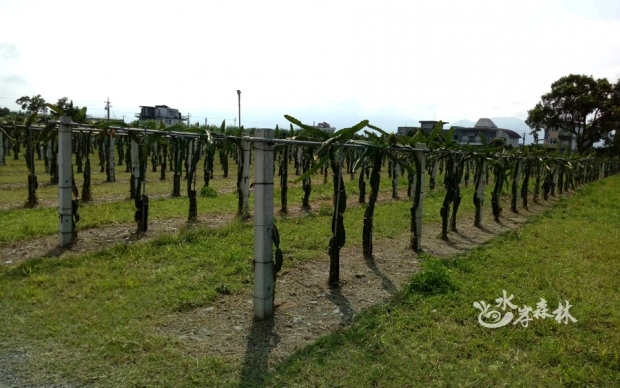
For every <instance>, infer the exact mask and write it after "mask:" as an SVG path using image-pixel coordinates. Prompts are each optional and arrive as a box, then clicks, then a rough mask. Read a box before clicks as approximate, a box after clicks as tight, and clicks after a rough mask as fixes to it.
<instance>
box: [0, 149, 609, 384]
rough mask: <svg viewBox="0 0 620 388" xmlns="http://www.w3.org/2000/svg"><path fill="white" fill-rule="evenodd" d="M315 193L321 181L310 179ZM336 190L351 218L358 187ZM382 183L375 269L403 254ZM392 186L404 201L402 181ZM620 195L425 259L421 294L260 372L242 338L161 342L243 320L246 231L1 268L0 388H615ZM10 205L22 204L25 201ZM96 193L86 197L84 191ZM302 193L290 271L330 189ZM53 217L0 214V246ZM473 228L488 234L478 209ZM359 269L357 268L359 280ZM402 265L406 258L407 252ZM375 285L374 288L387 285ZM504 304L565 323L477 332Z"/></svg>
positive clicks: (308, 248)
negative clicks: (490, 306)
mask: <svg viewBox="0 0 620 388" xmlns="http://www.w3.org/2000/svg"><path fill="white" fill-rule="evenodd" d="M19 162H21V163H23V161H19ZM233 166H234V164H233V163H232V162H231V172H230V176H231V178H228V180H221V179H220V182H223V183H217V182H218V179H217V178H216V180H214V181H213V186H214V187H216V188H218V191H220V195H218V196H217V197H216V198H208V199H205V201H204V204H205V205H204V211H205V212H210V211H212V212H213V214H216V213H218V214H219V213H222V214H230V213H233V214H234V211H235V194H234V193H232V192H230V189H231V188H232V189H233V190H234V176H235V172H236V170H235V169H234V168H232V167H233ZM292 171H294V170H292V169H290V170H289V176H292V175H293V173H292ZM1 173H2V174H3V173H4V171H3V172H1ZM153 174H154V173H153ZM41 175H43V174H41ZM216 175H217V174H216ZM384 175H387V174H384ZM4 176H5V175H0V185H2V184H3V182H4V181H1V179H3V177H4ZM169 176H170V175H169ZM23 177H25V175H22V178H23ZM126 178H127V179H125V177H123V178H122V182H125V181H128V176H127V177H126ZM384 178H386V177H384ZM276 179H277V177H276ZM39 180H40V181H41V177H40V178H39ZM76 180H77V175H76ZM101 180H102V179H99V181H101ZM119 180H121V179H119ZM93 181H95V179H93ZM315 181H319V182H321V183H322V178H321V177H317V178H316V179H315ZM345 181H347V185H348V187H347V188H348V193H350V199H352V202H355V201H356V200H357V199H356V197H355V193H356V190H357V182H349V181H348V179H345ZM384 182H385V183H382V195H383V196H384V200H383V201H382V203H380V204H379V205H378V206H377V210H376V216H375V225H376V227H375V231H374V238H375V241H377V244H376V245H377V246H378V248H377V250H378V252H377V254H378V256H379V257H380V258H382V257H383V258H384V259H385V255H383V256H382V251H383V252H390V251H389V247H390V246H393V245H401V246H402V245H406V242H407V240H408V233H407V230H408V228H409V207H410V201H409V200H408V199H406V196H405V195H404V193H403V191H401V193H403V194H401V197H405V198H403V199H401V200H397V201H392V200H389V199H388V198H389V192H391V187H390V185H389V182H388V181H387V179H385V180H384ZM170 183H171V182H170V178H168V181H166V182H164V183H162V191H161V192H162V195H166V193H168V190H170V189H171V187H169V185H170ZM7 184H8V183H7ZM11 184H14V183H11ZM115 185H117V184H104V183H101V187H104V186H105V187H112V186H115ZM218 185H220V186H218ZM118 186H119V188H118V189H117V190H118V192H114V193H116V194H119V193H121V197H122V195H125V196H126V192H127V191H128V190H127V188H126V186H127V185H125V184H124V183H123V184H121V183H120V182H119V183H118ZM154 186H155V184H152V185H149V186H147V189H148V187H154ZM7 187H8V186H7ZM78 187H79V186H78ZM401 188H404V189H406V185H405V181H404V180H401ZM619 188H620V178H619V177H611V178H608V179H606V180H603V181H600V182H596V183H593V184H590V185H589V186H586V187H585V188H583V189H580V191H579V192H578V193H576V194H573V195H571V196H570V197H568V198H566V199H565V198H560V200H559V201H554V202H553V203H556V206H555V207H554V208H553V209H552V210H548V211H546V212H545V213H544V215H543V216H534V217H532V218H531V219H530V220H531V221H530V222H528V223H527V224H526V225H525V226H523V227H522V228H520V229H516V230H515V231H513V232H507V233H505V234H503V235H501V236H500V237H498V238H496V239H494V240H493V241H492V242H491V243H490V244H486V245H484V246H481V247H479V248H476V249H474V250H473V251H471V252H469V253H467V254H465V255H458V256H452V257H448V258H443V259H437V258H435V257H433V256H432V255H430V254H427V255H423V256H422V257H421V258H420V259H421V261H422V265H423V268H424V269H423V272H422V273H421V274H420V275H414V278H413V279H412V280H411V283H412V284H421V285H422V286H423V287H414V288H413V290H412V289H411V288H410V287H408V286H405V287H404V288H402V289H400V290H397V291H395V292H392V294H393V296H392V297H391V299H390V300H389V302H388V303H386V304H382V305H379V306H376V307H374V308H370V309H368V310H365V311H363V312H361V313H359V314H358V315H357V318H355V321H354V322H353V323H352V324H349V323H350V322H347V323H346V324H345V325H342V326H341V328H340V329H339V330H338V331H337V332H336V333H334V334H331V335H327V336H325V337H323V338H321V339H319V340H318V341H316V343H314V344H312V345H309V346H304V347H302V348H301V349H300V350H298V351H297V352H295V353H293V354H289V355H287V356H286V357H285V358H283V359H282V360H281V361H280V362H279V363H278V364H277V365H267V363H266V362H263V361H265V360H266V358H268V357H269V352H270V349H271V348H272V346H271V345H269V343H267V344H266V345H265V344H262V343H256V341H254V342H253V341H252V338H251V332H250V337H248V338H246V337H245V336H244V337H243V338H241V342H242V343H243V344H245V347H243V348H240V349H236V350H235V351H236V353H234V354H233V353H225V352H219V353H218V351H217V350H218V349H211V350H208V349H207V348H206V347H205V348H201V347H199V346H198V345H196V344H194V345H192V344H188V341H193V340H192V339H191V338H189V339H188V338H186V337H187V336H185V338H182V337H179V336H177V335H171V334H170V330H165V328H168V327H170V326H172V325H173V324H174V322H176V323H177V326H179V325H181V326H188V325H191V322H193V321H192V320H191V319H189V318H188V317H190V316H192V314H194V315H196V314H197V313H199V312H203V311H210V310H209V309H211V308H213V306H217V308H218V309H220V310H227V309H228V310H230V311H233V310H234V311H240V312H241V313H239V314H242V313H247V310H248V309H247V305H246V306H245V308H244V309H241V308H238V306H236V305H235V304H234V303H233V301H236V302H238V301H239V300H241V302H245V300H244V297H243V296H244V295H246V294H247V293H248V292H251V287H252V286H251V276H252V274H251V261H252V226H251V223H240V222H232V223H229V224H226V225H221V226H218V227H210V228H192V229H188V230H183V231H180V232H178V233H164V234H161V235H159V236H157V237H154V238H153V239H151V240H150V241H148V242H146V243H144V244H135V245H125V244H119V245H116V246H113V247H111V248H107V249H103V250H100V251H96V252H92V253H87V254H80V255H75V256H71V257H61V258H56V259H51V258H38V259H32V260H26V261H23V262H21V263H19V264H11V265H3V264H2V263H3V262H4V261H0V326H1V327H2V330H0V376H3V377H0V386H2V385H3V384H4V385H6V386H35V387H36V386H49V384H58V385H60V386H63V385H65V386H200V387H203V386H343V387H344V386H373V385H374V386H398V387H400V386H459V385H462V386H465V385H467V384H470V385H472V386H502V385H505V386H513V385H518V384H522V385H534V386H562V385H564V386H585V385H592V386H618V384H620V381H619V378H620V377H619V376H620V353H619V349H620V333H619V332H618V330H617V328H618V327H620V313H619V312H618V311H617V309H616V308H615V306H616V307H617V306H618V305H620V303H619V302H620V297H619V296H618V295H620V294H618V291H619V290H618V287H619V283H620V282H618V280H617V279H618V275H620V262H619V261H618V258H619V257H618V256H619V254H618V252H620V249H619V248H620V247H619V245H620V242H619V240H618V230H619V227H620V225H618V224H619V223H620V220H619V219H618V217H617V212H616V207H615V203H616V202H617V200H618V196H619V194H617V193H618V192H620V191H619V190H618V189H619ZM20 190H23V192H24V193H25V185H24V187H23V188H20ZM115 190H116V189H115ZM295 190H297V191H295ZM314 190H316V191H314ZM227 191H228V192H227ZM93 192H94V195H95V198H96V197H97V192H98V191H97V189H96V187H95V188H94V189H93ZM428 193H429V195H428V197H427V198H426V200H425V204H424V206H425V208H424V210H425V211H424V221H425V222H426V223H427V224H426V225H427V227H426V228H427V229H426V230H427V231H429V230H430V231H432V232H431V234H432V236H428V235H427V236H426V238H427V240H426V241H427V242H428V241H431V240H438V239H437V238H436V237H435V236H436V234H437V227H436V224H437V223H438V222H439V208H440V206H441V202H442V200H443V194H444V192H443V191H442V190H436V191H431V192H428ZM315 194H316V195H317V197H315V198H318V200H317V201H316V202H314V203H313V208H314V209H313V211H312V212H309V213H300V212H293V214H291V215H290V216H284V217H280V218H279V219H278V221H277V224H278V227H279V229H280V235H281V238H282V243H281V245H282V247H283V249H284V255H285V266H284V271H285V272H286V271H290V272H294V271H295V268H306V267H305V266H306V265H309V266H310V268H312V264H313V263H317V262H320V260H323V262H324V260H325V256H326V246H327V241H328V239H329V230H330V221H331V215H330V211H329V206H330V198H331V187H330V185H329V184H327V185H322V186H321V184H319V185H316V186H315V187H314V188H313V197H314V195H315ZM3 195H4V194H3ZM462 195H463V202H462V204H461V209H460V211H459V212H460V214H461V217H460V219H461V221H463V220H467V222H469V221H470V220H471V213H472V211H473V203H472V201H471V195H472V188H471V183H470V186H469V187H467V188H463V190H462ZM51 196H52V194H50V197H51ZM300 197H301V190H300V189H299V188H293V189H292V190H291V191H290V192H289V198H290V202H289V203H290V205H289V207H290V208H294V207H298V206H299V202H300V199H299V198H300ZM3 198H4V197H3ZM23 198H25V196H24V197H23ZM40 198H41V196H40ZM276 198H279V197H278V194H277V193H276ZM486 198H490V194H489V192H487V196H486ZM186 201H187V200H186V199H185V200H184V199H183V198H181V199H167V198H162V199H161V200H156V201H153V202H152V203H153V204H155V203H158V202H161V205H162V206H161V207H158V206H157V205H153V206H152V207H151V212H152V214H153V217H155V218H157V217H162V218H166V217H175V216H176V217H185V216H186V212H187V203H186ZM209 201H211V202H209ZM219 201H222V203H221V204H220V203H219ZM504 201H505V202H504V203H505V204H507V202H506V199H504ZM18 202H19V200H17V199H16V200H15V201H13V203H15V204H18ZM489 202H490V201H489ZM200 206H201V205H200V204H199V211H203V210H202V208H201V207H200ZM89 207H92V209H91V210H88V208H89ZM488 207H490V206H487V208H488ZM507 207H508V206H507V205H505V206H504V208H507ZM547 208H548V207H547ZM106 209H107V210H106ZM166 209H167V210H166ZM208 209H211V210H208ZM541 209H542V208H541ZM132 211H133V202H132V201H124V202H121V203H120V204H115V203H111V202H110V203H106V202H104V203H99V204H97V203H95V204H93V205H85V206H83V207H82V210H81V214H82V218H83V219H84V220H85V221H84V222H85V224H86V222H87V221H86V219H87V218H90V219H91V221H88V222H94V223H99V224H93V225H92V227H93V228H94V227H97V226H101V225H106V224H114V223H127V222H130V221H131V219H132V216H133V214H132ZM363 211H364V209H363V206H359V205H357V206H351V207H350V208H349V209H347V211H346V213H345V226H346V229H347V246H348V247H359V246H361V228H362V220H363ZM37 212H43V214H44V215H45V217H44V216H43V214H38V215H37ZM44 212H50V214H49V215H48V214H46V213H44ZM55 212H56V210H55V209H54V208H53V207H51V208H46V207H43V208H41V209H20V208H18V206H17V205H16V206H15V207H9V208H7V210H4V211H3V212H2V214H0V220H2V221H1V224H2V227H1V228H0V241H4V242H15V241H17V242H19V241H23V242H24V243H27V242H28V241H29V239H32V237H33V236H41V235H46V234H54V233H55V232H56V230H55V228H56V222H57V221H56V216H55ZM89 212H92V213H89ZM522 212H523V213H526V212H524V211H522ZM50 217H51V218H52V219H53V220H52V221H49V220H48V218H50ZM485 217H486V218H485V219H486V220H490V216H489V214H488V211H487V213H486V214H485ZM44 218H45V220H44V221H43V219H44ZM7 220H10V222H9V221H7ZM506 220H507V219H506V218H504V221H506ZM39 222H40V224H39ZM463 222H464V221H463ZM488 222H492V221H488ZM14 224H15V225H17V226H16V227H14V226H13V225H14ZM24 225H26V226H27V227H26V226H24ZM466 227H467V228H471V227H470V225H467V226H466V225H463V229H465V228H466ZM25 228H26V229H25ZM28 228H29V229H28ZM455 237H456V236H455ZM446 244H448V245H449V244H450V242H446ZM358 251H361V249H358ZM431 252H433V253H435V252H438V250H433V249H431ZM359 253H360V252H357V256H355V257H354V259H357V260H358V261H360V262H361V263H362V264H363V263H364V259H363V258H362V257H361V255H360V254H359ZM407 255H408V256H407V257H408V258H415V259H416V260H417V258H416V256H415V255H414V254H413V253H407ZM378 261H379V259H378ZM425 263H426V264H425ZM366 264H367V265H368V266H369V267H372V263H369V262H367V263H366ZM366 264H364V265H366ZM317 267H318V266H317ZM321 268H322V271H323V273H324V272H325V271H326V270H327V267H326V266H324V265H321ZM373 270H374V269H373ZM317 271H318V269H317ZM402 271H404V270H402ZM402 271H401V272H402ZM375 272H377V271H375ZM411 272H413V271H411ZM283 275H284V274H283ZM302 275H305V276H306V277H309V276H311V275H313V274H312V273H305V274H302ZM358 275H359V276H360V277H359V278H361V279H364V276H365V275H364V274H362V273H355V274H353V275H352V279H353V278H355V279H358ZM383 275H384V278H382V281H383V282H384V283H385V282H387V281H388V280H390V279H389V278H388V279H386V277H387V276H386V275H385V274H383ZM325 277H326V275H325ZM283 279H287V278H286V275H284V276H283ZM350 287H351V288H352V287H354V285H352V284H350ZM283 289H284V286H282V287H281V288H280V290H283ZM428 290H430V291H431V292H428ZM502 290H507V291H508V292H509V293H513V294H514V295H515V300H514V302H515V303H516V304H519V305H522V304H529V305H534V304H535V303H537V302H538V300H539V298H541V297H542V298H545V299H546V300H547V301H549V305H550V306H552V307H553V308H555V307H557V302H558V301H560V300H562V301H563V300H569V301H570V303H571V304H572V305H573V307H572V308H571V314H572V315H573V316H575V318H576V319H577V320H578V322H577V323H572V324H568V325H564V324H558V323H557V322H555V321H553V320H549V319H547V320H537V321H533V322H531V323H530V326H529V327H527V328H524V327H521V326H513V325H510V327H506V328H502V329H498V330H490V329H485V328H482V327H481V326H480V325H479V324H478V322H477V315H478V310H476V309H475V308H474V307H473V306H472V304H473V302H474V301H480V300H485V301H487V303H493V301H494V300H495V298H497V297H498V296H499V295H501V292H502ZM276 292H278V289H277V290H276ZM239 296H241V297H239ZM289 297H290V298H293V297H294V296H293V295H286V294H284V295H282V294H278V298H279V299H278V300H283V301H284V303H286V300H287V299H288V298H289ZM369 298H372V296H369ZM378 299H380V298H377V299H375V300H378ZM236 302H235V303H236ZM235 309H237V310H235ZM282 309H284V307H282ZM230 311H228V313H230ZM250 314H251V312H250ZM281 316H282V315H281ZM291 318H292V317H291ZM206 319H209V318H208V315H207V318H206ZM233 325H234V323H233V322H232V321H231V322H230V323H229V325H228V326H231V327H228V328H226V325H222V326H221V327H222V328H223V329H222V331H223V332H217V331H216V332H213V333H208V334H205V336H206V337H205V338H206V340H205V339H204V338H202V344H203V345H201V346H204V343H205V342H206V343H207V345H208V342H209V338H213V337H214V336H215V337H223V336H224V335H231V333H233V335H234V333H235V331H238V329H237V327H234V326H233ZM186 329H187V330H190V329H191V330H199V329H200V328H199V327H186ZM252 330H253V331H254V330H255V327H254V326H253V325H252ZM290 330H292V331H293V332H295V330H297V329H296V328H295V327H292V328H290ZM224 331H225V332H224ZM324 334H325V333H324ZM238 336H242V334H241V333H239V335H238ZM310 339H312V338H310ZM237 340H239V338H237ZM195 341H196V342H200V341H198V340H197V339H196V340H195ZM213 342H214V343H217V341H216V340H213ZM306 342H307V341H306ZM188 349H190V350H191V351H188ZM239 354H241V357H239ZM3 379H4V380H3Z"/></svg>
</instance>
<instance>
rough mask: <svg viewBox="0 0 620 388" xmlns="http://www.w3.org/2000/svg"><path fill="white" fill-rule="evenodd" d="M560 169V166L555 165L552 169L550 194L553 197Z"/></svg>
mask: <svg viewBox="0 0 620 388" xmlns="http://www.w3.org/2000/svg"><path fill="white" fill-rule="evenodd" d="M559 171H560V166H555V168H554V169H553V175H552V176H551V182H552V184H551V195H552V196H554V197H555V188H556V187H557V185H558V172H559Z"/></svg>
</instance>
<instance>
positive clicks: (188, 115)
mask: <svg viewBox="0 0 620 388" xmlns="http://www.w3.org/2000/svg"><path fill="white" fill-rule="evenodd" d="M190 117H192V115H190V114H189V113H188V114H187V126H188V127H189V123H190V121H189V118H190Z"/></svg>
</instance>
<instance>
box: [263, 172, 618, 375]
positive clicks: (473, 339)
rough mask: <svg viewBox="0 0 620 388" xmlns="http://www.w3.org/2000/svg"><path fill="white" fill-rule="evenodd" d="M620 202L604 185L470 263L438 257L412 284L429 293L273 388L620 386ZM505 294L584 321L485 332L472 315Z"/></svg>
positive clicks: (410, 297) (384, 311)
mask: <svg viewBox="0 0 620 388" xmlns="http://www.w3.org/2000/svg"><path fill="white" fill-rule="evenodd" d="M619 192H620V178H619V177H618V176H615V177H613V178H610V179H607V180H605V181H601V182H597V183H595V184H592V185H590V186H588V187H585V188H584V189H583V190H582V191H581V192H580V193H578V194H577V195H575V196H573V197H572V198H570V199H568V200H561V201H560V202H559V204H558V205H557V206H556V207H555V208H554V209H553V210H552V211H549V212H548V213H547V214H544V215H543V216H541V217H537V218H536V219H535V220H533V221H532V222H530V223H529V224H527V225H526V226H525V227H523V228H521V229H518V230H515V231H513V232H510V233H507V234H505V235H503V236H501V237H500V238H497V239H495V240H494V241H493V242H492V243H491V244H489V245H487V246H483V247H480V248H478V249H475V250H474V251H472V252H471V253H469V254H468V255H466V256H464V257H459V258H452V259H449V260H443V261H437V259H434V258H431V257H428V258H427V259H426V262H425V263H426V265H425V266H426V267H427V268H426V269H425V270H424V271H423V272H421V273H420V274H418V275H416V277H415V278H414V279H413V282H412V284H416V285H420V284H422V285H427V286H428V287H427V288H422V287H412V288H413V290H409V291H407V292H403V293H401V294H400V295H398V296H397V297H396V298H394V300H393V301H392V302H391V303H389V304H387V305H384V306H379V307H377V308H374V309H372V310H371V311H368V312H367V313H365V314H363V316H361V317H360V318H359V320H358V322H357V323H356V324H355V325H353V326H352V327H350V328H348V329H346V330H343V331H342V332H339V333H337V334H334V335H330V336H328V337H325V338H323V339H321V340H320V341H318V343H316V344H315V345H313V346H311V347H309V348H307V349H304V350H302V351H300V352H299V353H298V354H296V355H294V356H293V357H291V358H290V359H289V360H288V361H287V362H285V363H283V364H282V365H280V366H279V367H278V369H277V372H276V373H274V374H272V375H270V376H268V378H267V379H266V382H265V383H266V385H268V386H289V387H291V386H319V387H327V386H330V387H369V386H382V387H407V386H416V387H428V386H437V387H448V386H455V387H456V386H463V387H464V386H479V387H491V386H492V387H500V386H510V387H512V386H545V387H559V386H565V387H586V386H593V387H618V386H620V331H619V330H618V328H620V310H619V309H618V306H620V292H619V291H620V281H619V279H620V240H619V239H618V237H619V230H620V218H619V217H618V212H617V205H616V204H617V201H618V200H619V199H620V195H619V194H618V193H619ZM442 286H445V287H442ZM452 287H454V288H456V290H455V291H449V290H450V289H451V288H452ZM420 289H422V290H425V291H427V292H420V291H419V290H420ZM502 290H506V291H508V293H509V295H510V294H514V296H515V298H514V300H513V302H514V303H515V304H516V305H518V306H519V307H521V306H523V305H524V304H526V305H529V306H532V307H534V308H535V304H536V303H538V302H539V300H540V298H545V299H546V300H547V301H548V302H549V307H550V310H549V312H551V311H553V310H554V309H555V308H556V307H557V306H558V302H560V301H561V302H562V303H564V301H566V300H568V301H569V302H570V304H571V305H572V306H573V307H572V308H571V309H570V310H569V311H570V313H571V315H572V316H573V317H575V319H576V320H577V322H575V323H571V322H569V323H568V324H564V323H558V322H556V321H555V320H553V319H545V320H543V319H535V320H533V321H532V322H530V323H529V325H528V327H522V326H521V325H520V324H518V325H516V326H515V325H512V324H509V325H508V326H507V327H503V328H500V329H496V330H493V329H487V328H483V327H482V326H481V325H479V323H478V322H477V315H478V313H479V310H477V309H475V308H474V307H473V305H472V304H473V302H475V301H481V300H484V301H487V303H491V304H493V305H494V302H493V301H494V300H495V299H496V298H498V297H499V296H501V295H502ZM432 291H436V292H435V293H433V292H432ZM515 313H516V311H515Z"/></svg>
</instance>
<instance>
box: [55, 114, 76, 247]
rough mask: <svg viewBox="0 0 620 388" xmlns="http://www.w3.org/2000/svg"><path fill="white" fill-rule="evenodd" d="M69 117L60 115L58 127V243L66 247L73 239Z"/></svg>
mask: <svg viewBox="0 0 620 388" xmlns="http://www.w3.org/2000/svg"><path fill="white" fill-rule="evenodd" d="M70 123H71V117H69V116H61V117H60V126H59V127H58V243H59V245H60V246H61V247H66V246H68V245H69V244H71V242H72V241H73V211H72V210H73V206H72V202H71V200H72V193H71V189H72V187H73V174H72V173H73V166H72V164H71V126H70V125H67V124H70Z"/></svg>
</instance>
